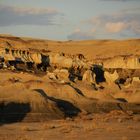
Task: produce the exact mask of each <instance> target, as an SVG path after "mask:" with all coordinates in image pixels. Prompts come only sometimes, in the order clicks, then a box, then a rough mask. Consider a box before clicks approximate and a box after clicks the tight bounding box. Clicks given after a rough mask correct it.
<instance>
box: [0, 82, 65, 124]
mask: <svg viewBox="0 0 140 140" xmlns="http://www.w3.org/2000/svg"><path fill="white" fill-rule="evenodd" d="M13 89H14V90H13ZM0 93H1V94H0V114H1V115H0V116H1V117H0V119H1V120H3V121H10V122H12V121H23V120H26V121H30V120H31V121H40V120H41V121H42V120H50V119H62V118H64V113H63V112H62V111H61V109H60V108H59V106H58V105H57V102H55V101H53V100H51V99H49V98H48V97H47V96H43V95H41V94H39V92H38V91H35V90H34V91H33V90H27V89H26V88H25V87H24V85H23V84H21V83H18V84H13V85H10V86H7V87H1V88H0Z"/></svg>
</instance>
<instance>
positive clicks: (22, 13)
mask: <svg viewBox="0 0 140 140" xmlns="http://www.w3.org/2000/svg"><path fill="white" fill-rule="evenodd" d="M0 34H12V35H15V36H24V37H34V38H43V39H51V40H90V39H93V40H94V39H128V38H140V0H0Z"/></svg>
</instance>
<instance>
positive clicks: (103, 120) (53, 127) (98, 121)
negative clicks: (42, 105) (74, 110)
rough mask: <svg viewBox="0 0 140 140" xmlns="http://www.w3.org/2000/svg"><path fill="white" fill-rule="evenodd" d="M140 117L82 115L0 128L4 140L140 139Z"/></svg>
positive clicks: (114, 112)
mask: <svg viewBox="0 0 140 140" xmlns="http://www.w3.org/2000/svg"><path fill="white" fill-rule="evenodd" d="M139 130H140V115H131V116H128V115H126V114H123V113H122V112H118V111H113V112H111V113H108V114H90V115H82V117H79V118H78V117H77V118H75V119H70V118H67V119H66V120H55V121H46V122H34V123H23V122H22V123H13V124H5V125H1V126H0V139H1V140H7V139H8V140H46V139H50V140H61V139H65V140H73V139H80V140H85V139H86V140H93V139H96V140H139V139H140V133H139Z"/></svg>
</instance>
